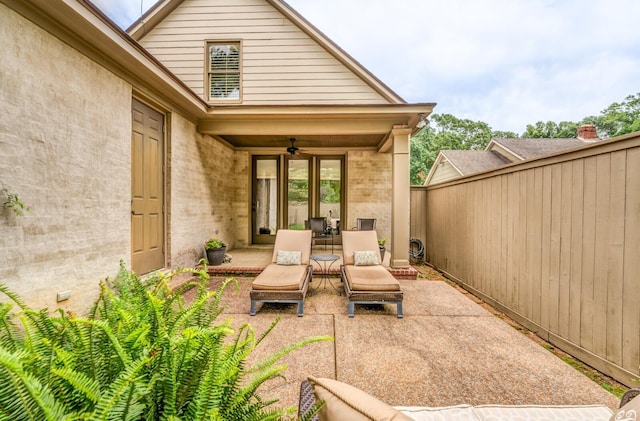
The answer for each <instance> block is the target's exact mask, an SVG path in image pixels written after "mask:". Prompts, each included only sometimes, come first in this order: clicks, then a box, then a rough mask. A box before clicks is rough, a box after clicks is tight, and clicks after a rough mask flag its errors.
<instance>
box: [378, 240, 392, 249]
mask: <svg viewBox="0 0 640 421" xmlns="http://www.w3.org/2000/svg"><path fill="white" fill-rule="evenodd" d="M387 241H389V239H388V238H379V239H378V247H380V248H384V245H385V244H387Z"/></svg>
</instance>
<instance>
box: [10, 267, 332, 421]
mask: <svg viewBox="0 0 640 421" xmlns="http://www.w3.org/2000/svg"><path fill="white" fill-rule="evenodd" d="M183 274H186V275H187V276H189V275H197V280H196V281H191V282H187V283H185V284H184V285H182V286H181V287H178V288H177V289H175V290H172V289H171V288H170V287H169V285H170V284H169V281H170V280H171V279H172V278H173V277H174V276H176V275H183ZM207 277H208V276H207V274H206V269H205V270H196V269H181V270H176V271H173V272H171V273H169V274H161V275H157V276H154V277H151V278H150V279H148V280H145V281H143V280H141V279H140V278H139V277H137V276H136V275H135V274H134V273H132V272H129V271H127V270H126V269H125V268H124V265H122V264H121V270H120V273H119V275H118V276H117V278H116V279H115V280H113V281H110V280H108V279H107V280H105V281H103V282H102V283H101V285H100V296H99V298H98V299H97V300H96V301H95V303H94V304H93V306H92V307H91V311H90V312H89V314H88V315H87V316H86V317H78V316H76V315H75V314H73V313H66V312H64V311H63V310H62V309H58V310H57V312H55V313H54V314H53V315H50V313H49V312H48V311H47V310H42V311H35V310H33V309H31V308H29V307H28V306H27V305H26V304H25V303H24V302H23V301H22V300H21V298H20V297H19V296H17V295H16V294H14V293H13V292H11V291H10V290H9V289H8V288H7V287H6V286H4V285H2V284H0V292H2V293H4V294H5V295H6V296H7V297H8V298H9V299H10V300H11V301H12V302H13V304H12V303H11V302H5V303H1V304H0V318H1V319H0V320H2V323H0V419H11V420H172V421H179V420H267V419H268V420H277V419H286V417H290V416H291V414H293V413H295V408H277V407H274V404H275V403H276V402H277V400H273V401H265V400H263V399H262V398H261V397H260V394H259V388H260V387H261V386H263V385H264V384H265V383H266V382H268V381H270V380H272V379H274V378H277V377H282V372H283V371H284V370H285V368H286V367H285V366H283V365H278V364H277V363H278V361H279V360H280V359H281V358H282V357H283V356H285V355H286V354H288V353H290V352H291V351H293V350H295V349H299V348H301V347H303V346H304V345H306V344H308V343H311V342H316V341H322V340H327V339H330V338H328V337H312V338H308V339H306V340H303V341H300V342H296V343H293V344H291V345H289V346H287V347H285V348H283V349H281V350H279V351H276V352H275V353H274V354H272V355H270V356H268V357H267V358H265V359H264V360H261V361H257V362H255V363H253V364H249V362H248V357H249V356H250V355H251V352H252V351H253V350H254V349H255V348H256V347H257V346H258V345H259V344H260V343H261V342H262V341H263V339H264V338H265V337H266V336H267V334H269V332H271V331H272V330H273V328H274V327H275V326H276V324H277V323H278V320H275V321H274V322H273V323H272V324H271V326H270V327H269V328H268V329H267V331H266V332H264V333H262V334H260V335H256V333H255V332H254V329H253V328H252V327H251V325H249V324H243V325H242V326H241V327H239V328H238V329H237V331H235V330H234V329H233V328H232V326H231V321H230V320H229V319H227V320H225V321H223V322H220V323H218V322H216V320H217V318H218V316H219V315H220V314H221V313H222V311H223V308H222V307H221V306H220V299H221V295H222V292H223V291H224V289H225V288H226V287H227V286H228V285H229V284H231V283H234V282H236V281H235V279H234V278H229V279H227V280H225V281H224V282H223V284H222V286H221V287H220V289H219V290H218V291H217V292H210V291H208V290H207V284H208V282H207ZM190 288H196V293H195V298H194V299H193V301H192V302H190V303H189V304H186V303H185V302H184V299H183V293H184V292H185V291H186V290H187V289H190ZM16 304H17V306H18V307H19V308H20V312H18V313H14V312H12V310H11V309H12V307H13V305H16ZM16 322H17V323H16ZM317 409H318V408H317V407H316V408H314V411H313V412H315V411H317ZM309 417H310V414H305V415H304V416H303V419H308V418H309Z"/></svg>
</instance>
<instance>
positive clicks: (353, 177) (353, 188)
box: [343, 151, 392, 238]
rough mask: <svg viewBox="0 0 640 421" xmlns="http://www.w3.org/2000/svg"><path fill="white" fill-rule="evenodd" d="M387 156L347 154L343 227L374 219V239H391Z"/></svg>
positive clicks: (389, 184) (346, 227)
mask: <svg viewBox="0 0 640 421" xmlns="http://www.w3.org/2000/svg"><path fill="white" fill-rule="evenodd" d="M391 159H392V155H391V154H385V153H377V152H374V151H354V152H349V153H348V154H347V180H348V182H347V210H348V220H347V224H346V225H343V227H344V229H352V228H353V227H354V226H355V225H356V218H376V219H377V221H376V231H377V232H378V238H383V237H387V238H390V237H391V197H392V190H391V172H392V165H391Z"/></svg>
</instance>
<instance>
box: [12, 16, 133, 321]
mask: <svg viewBox="0 0 640 421" xmlns="http://www.w3.org/2000/svg"><path fill="white" fill-rule="evenodd" d="M0 44H1V45H2V54H3V58H2V60H0V87H1V89H0V180H1V181H3V182H4V183H6V184H7V185H9V186H10V187H11V190H12V191H13V192H15V193H18V194H19V196H20V198H21V199H22V200H23V201H24V203H25V204H26V205H27V206H29V207H30V209H31V210H30V211H29V212H28V213H27V214H26V215H25V216H24V217H17V216H15V215H14V214H13V213H11V212H10V211H8V210H4V209H1V210H0V233H1V235H0V282H2V283H4V284H6V285H8V286H9V287H10V288H11V289H13V290H14V291H16V292H18V293H19V294H21V295H22V296H23V297H24V298H25V300H27V302H28V303H30V304H31V305H33V306H34V307H36V308H40V307H44V306H49V307H55V306H56V305H57V303H56V292H58V291H62V290H71V293H72V295H71V299H70V300H68V301H65V302H63V303H60V305H61V306H62V307H65V308H69V309H74V310H82V309H85V308H86V306H87V305H88V304H90V302H91V301H92V300H93V299H94V298H95V296H96V295H97V292H98V281H99V280H100V279H102V278H105V277H106V276H113V275H114V274H115V273H117V270H118V261H119V259H125V261H127V262H128V260H129V256H130V235H129V231H130V227H129V221H130V191H131V188H130V181H129V180H130V173H131V166H130V148H131V146H130V137H131V87H130V86H129V85H128V84H126V83H125V82H123V81H122V80H121V79H119V78H118V77H116V76H114V75H113V74H112V73H110V72H108V71H106V70H104V69H103V68H102V67H100V66H99V65H97V64H96V63H95V62H93V61H91V60H89V59H87V58H86V57H84V56H83V55H81V54H80V53H78V52H77V51H76V50H74V49H72V48H70V47H69V46H67V45H66V44H63V43H62V42H60V41H59V40H58V39H57V38H54V37H52V36H51V35H49V34H48V33H46V32H44V31H43V30H41V29H40V28H38V27H36V26H34V25H33V24H32V23H30V22H29V21H27V20H25V19H24V18H22V17H21V16H19V15H17V14H16V13H14V12H13V11H11V10H10V9H8V8H7V7H6V6H4V5H0ZM45 52H46V54H45ZM4 200H5V197H0V203H1V202H4Z"/></svg>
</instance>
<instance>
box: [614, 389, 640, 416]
mask: <svg viewBox="0 0 640 421" xmlns="http://www.w3.org/2000/svg"><path fill="white" fill-rule="evenodd" d="M633 392H634V393H633V394H632V395H631V396H634V395H637V390H635V389H634V390H633ZM629 393H631V391H630V392H629ZM623 402H624V400H623ZM636 420H637V421H640V394H638V395H637V396H636V397H635V398H633V399H632V400H631V401H629V402H627V404H626V405H624V406H622V408H620V409H618V410H617V411H616V412H615V413H614V414H613V415H612V416H611V419H610V420H609V421H636Z"/></svg>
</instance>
